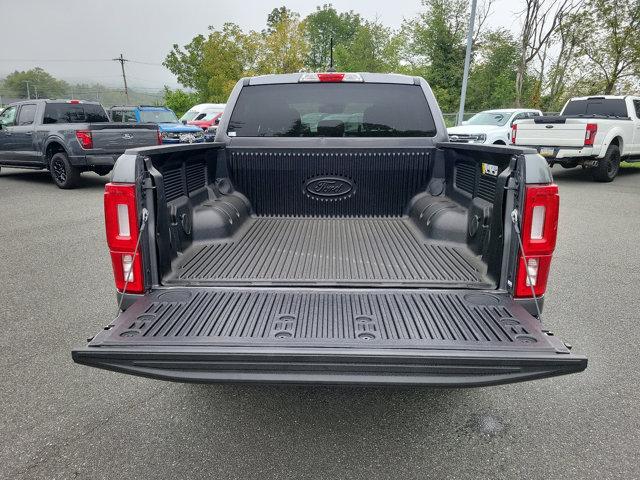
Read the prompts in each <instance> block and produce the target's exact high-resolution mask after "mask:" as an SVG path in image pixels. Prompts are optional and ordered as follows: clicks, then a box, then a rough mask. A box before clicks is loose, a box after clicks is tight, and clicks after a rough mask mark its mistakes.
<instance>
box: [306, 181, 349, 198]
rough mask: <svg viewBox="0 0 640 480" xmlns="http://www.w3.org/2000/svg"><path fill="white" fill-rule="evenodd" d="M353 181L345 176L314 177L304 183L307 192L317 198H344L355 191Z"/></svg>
mask: <svg viewBox="0 0 640 480" xmlns="http://www.w3.org/2000/svg"><path fill="white" fill-rule="evenodd" d="M355 189H356V188H355V185H354V183H353V181H351V180H350V179H348V178H345V177H335V176H326V177H325V176H322V177H313V178H310V179H309V180H307V181H306V182H305V184H304V191H305V193H306V194H307V195H308V196H310V197H312V198H317V199H327V200H328V199H335V200H338V199H343V198H348V197H350V196H352V195H353V194H354V193H355Z"/></svg>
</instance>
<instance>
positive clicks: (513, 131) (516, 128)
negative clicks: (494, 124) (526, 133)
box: [511, 123, 518, 145]
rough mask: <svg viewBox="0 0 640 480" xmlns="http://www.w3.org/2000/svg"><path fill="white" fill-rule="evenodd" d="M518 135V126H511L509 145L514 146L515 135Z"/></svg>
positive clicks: (515, 124)
mask: <svg viewBox="0 0 640 480" xmlns="http://www.w3.org/2000/svg"><path fill="white" fill-rule="evenodd" d="M517 134H518V124H517V123H514V124H513V125H511V143H513V144H514V145H515V144H516V135H517Z"/></svg>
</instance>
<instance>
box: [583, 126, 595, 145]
mask: <svg viewBox="0 0 640 480" xmlns="http://www.w3.org/2000/svg"><path fill="white" fill-rule="evenodd" d="M596 133H598V124H597V123H587V129H586V131H585V132H584V146H585V147H587V146H593V142H594V141H595V139H596Z"/></svg>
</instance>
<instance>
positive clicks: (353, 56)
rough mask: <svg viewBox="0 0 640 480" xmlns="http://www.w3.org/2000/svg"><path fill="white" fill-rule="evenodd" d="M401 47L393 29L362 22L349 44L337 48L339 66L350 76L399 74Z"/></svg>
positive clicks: (374, 23) (336, 54)
mask: <svg viewBox="0 0 640 480" xmlns="http://www.w3.org/2000/svg"><path fill="white" fill-rule="evenodd" d="M400 46H401V40H400V38H399V37H397V36H396V35H395V34H394V32H393V31H392V30H391V29H389V28H387V27H385V26H384V25H382V24H381V23H378V22H363V23H362V24H361V25H360V26H358V28H357V30H356V33H355V35H354V37H353V40H352V41H351V42H350V43H348V44H343V45H338V46H337V47H336V50H335V57H336V65H337V68H338V69H339V70H344V71H348V72H391V71H397V70H398V69H399V65H400Z"/></svg>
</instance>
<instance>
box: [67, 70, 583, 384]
mask: <svg viewBox="0 0 640 480" xmlns="http://www.w3.org/2000/svg"><path fill="white" fill-rule="evenodd" d="M222 118H223V120H222V122H221V124H220V127H219V129H218V133H217V136H216V142H214V143H211V144H202V145H185V146H182V145H180V146H166V147H154V148H146V149H136V150H130V151H128V152H127V153H126V154H125V155H123V156H122V157H121V158H120V159H119V160H118V162H117V164H116V167H115V169H114V172H113V178H112V183H110V184H108V185H107V186H106V190H105V216H106V230H107V242H108V245H109V249H110V254H111V259H112V263H113V270H114V274H115V283H116V288H117V290H118V300H119V305H120V307H121V313H120V315H119V316H118V317H117V318H116V319H115V320H114V321H113V322H112V323H110V324H109V325H107V326H106V327H105V328H104V329H103V330H102V331H101V332H100V333H98V334H97V335H96V336H95V337H94V338H93V339H92V340H90V342H89V343H88V344H87V345H86V346H84V347H81V348H78V349H76V350H74V351H73V359H74V360H75V361H76V362H78V363H81V364H86V365H91V366H95V367H100V368H105V369H109V370H115V371H119V372H125V373H131V374H136V375H143V376H147V377H153V378H159V379H167V380H176V381H190V382H283V383H336V384H416V385H468V386H469V385H489V384H498V383H507V382H514V381H521V380H528V379H534V378H541V377H549V376H554V375H561V374H567V373H573V372H579V371H581V370H584V369H585V368H586V365H587V360H586V358H585V357H583V356H579V355H576V354H573V353H571V351H570V349H569V348H568V347H567V345H565V343H563V342H562V341H561V340H560V339H559V338H558V337H556V336H554V335H553V333H551V332H549V331H548V330H546V329H545V328H544V326H543V325H542V318H541V315H540V313H541V310H542V306H543V305H542V303H543V297H544V293H545V289H546V285H547V278H548V275H549V267H550V263H551V257H552V254H553V251H554V248H555V242H556V233H557V222H558V207H559V197H558V188H557V186H556V185H554V184H553V182H552V177H551V173H550V170H549V167H548V166H547V163H546V161H545V160H544V159H543V158H542V157H541V156H540V155H538V154H537V153H536V152H535V151H533V150H528V149H522V148H512V147H500V146H481V145H465V144H454V143H448V142H447V133H446V132H447V131H446V128H445V125H444V122H443V118H442V114H441V112H440V109H439V108H438V105H437V103H436V100H435V98H434V96H433V93H432V91H431V89H430V88H429V86H428V85H427V83H426V82H425V81H424V80H423V79H421V78H413V77H407V76H400V75H382V74H337V73H328V74H291V75H274V76H264V77H256V78H250V79H244V80H241V81H240V82H239V83H238V85H237V86H236V88H235V90H234V91H233V93H232V94H231V97H230V99H229V103H228V105H227V109H226V111H225V114H224V115H223V117H222Z"/></svg>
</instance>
